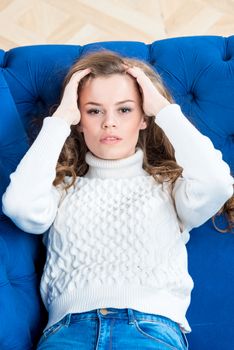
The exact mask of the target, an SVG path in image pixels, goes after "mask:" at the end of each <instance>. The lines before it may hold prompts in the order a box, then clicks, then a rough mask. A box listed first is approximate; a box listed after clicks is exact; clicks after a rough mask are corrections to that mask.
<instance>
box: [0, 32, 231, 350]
mask: <svg viewBox="0 0 234 350" xmlns="http://www.w3.org/2000/svg"><path fill="white" fill-rule="evenodd" d="M101 47H103V48H107V49H110V50H113V51H117V52H120V53H122V54H124V55H127V56H130V57H137V58H140V59H142V60H146V61H148V62H150V63H151V64H152V65H153V66H154V67H155V68H156V69H157V71H158V72H159V73H160V75H161V76H162V78H163V80H164V82H165V84H166V85H167V87H168V88H169V90H170V92H171V93H172V95H173V97H174V99H175V100H176V102H177V103H178V104H180V106H181V108H182V110H183V112H184V114H185V115H186V116H187V118H188V119H189V120H190V121H191V122H193V123H194V125H196V127H197V128H198V129H199V130H200V131H201V132H202V133H203V134H205V135H207V136H208V137H210V139H211V140H212V142H213V144H214V146H215V147H216V148H217V149H219V150H221V151H222V153H223V159H224V160H225V161H226V162H227V163H228V164H229V166H230V168H231V171H232V173H233V170H234V36H231V37H228V38H225V37H221V36H197V37H180V38H172V39H165V40H159V41H155V42H153V43H151V44H145V43H142V42H133V41H132V42H130V41H122V42H121V41H112V42H98V43H91V44H88V45H84V46H79V45H34V46H25V47H17V48H14V49H11V50H9V51H7V52H5V51H3V50H0V68H1V70H0V194H1V196H2V194H3V193H4V191H5V189H6V186H7V185H8V183H9V175H10V173H11V172H13V171H14V170H15V168H16V166H17V164H18V163H19V161H20V159H21V158H22V157H23V155H24V154H25V152H26V151H27V149H28V147H29V146H30V144H31V143H32V141H33V139H34V138H35V137H36V127H35V125H36V124H33V123H32V120H34V119H35V120H36V122H40V120H42V118H43V117H45V116H47V115H48V113H49V112H48V111H49V108H50V106H52V105H53V104H55V103H56V102H58V98H59V90H60V87H61V83H62V80H63V78H64V76H65V74H66V72H67V70H68V69H69V67H70V66H71V64H72V63H73V62H74V61H75V60H76V59H77V58H78V57H79V56H80V55H81V54H82V53H84V52H87V51H89V50H96V49H99V48H101ZM188 147H189V145H188ZM0 209H1V208H0ZM0 215H1V217H0V349H1V350H9V349H14V350H28V349H34V348H35V343H36V341H37V340H38V337H39V336H40V332H41V331H42V329H43V327H44V326H45V323H46V317H47V315H46V312H45V309H44V307H43V305H42V302H41V299H40V294H39V282H40V275H41V272H42V267H43V263H44V259H45V250H44V247H43V245H42V242H41V240H42V236H37V235H35V236H34V235H30V234H27V233H25V232H22V231H21V230H20V229H19V228H17V227H16V226H15V225H14V224H13V223H12V222H11V220H10V219H9V218H7V217H6V216H4V215H3V214H2V211H1V212H0ZM217 224H219V225H220V226H221V227H224V226H225V221H224V218H222V217H221V218H219V220H218V221H217ZM187 249H188V255H189V271H190V274H191V275H192V277H193V279H194V282H195V288H194V290H193V292H192V302H191V305H190V308H189V310H188V313H187V317H188V320H189V322H190V325H191V327H192V330H193V331H192V333H191V334H189V335H188V340H189V342H190V349H192V350H211V349H212V350H230V349H234V235H232V234H221V233H219V232H217V231H216V230H215V229H214V228H213V225H212V221H211V219H209V220H208V221H207V222H206V223H205V224H204V225H202V226H200V227H199V228H196V229H193V230H192V231H191V239H190V241H189V242H188V244H187Z"/></svg>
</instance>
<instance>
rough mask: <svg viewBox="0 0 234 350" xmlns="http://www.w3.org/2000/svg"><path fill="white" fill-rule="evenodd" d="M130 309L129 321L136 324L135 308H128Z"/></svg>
mask: <svg viewBox="0 0 234 350" xmlns="http://www.w3.org/2000/svg"><path fill="white" fill-rule="evenodd" d="M127 310H128V323H129V324H134V323H135V316H134V312H133V309H127Z"/></svg>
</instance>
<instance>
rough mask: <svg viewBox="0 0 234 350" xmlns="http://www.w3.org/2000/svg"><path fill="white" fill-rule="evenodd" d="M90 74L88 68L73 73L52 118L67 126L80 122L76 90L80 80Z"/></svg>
mask: <svg viewBox="0 0 234 350" xmlns="http://www.w3.org/2000/svg"><path fill="white" fill-rule="evenodd" d="M90 72H91V69H90V68H86V69H83V70H80V71H78V72H75V73H74V74H73V75H72V76H71V79H70V81H69V82H68V84H67V85H66V87H65V89H64V93H63V97H62V101H61V103H60V105H59V106H58V108H57V109H56V111H55V112H54V113H53V115H52V117H58V118H61V119H64V120H65V121H66V122H67V123H68V124H69V125H76V124H78V123H79V121H80V111H79V109H78V106H77V100H78V96H77V90H78V85H79V82H80V80H81V79H82V78H83V77H84V76H86V75H87V74H89V73H90Z"/></svg>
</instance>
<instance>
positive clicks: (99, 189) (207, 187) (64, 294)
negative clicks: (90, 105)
mask: <svg viewBox="0 0 234 350" xmlns="http://www.w3.org/2000/svg"><path fill="white" fill-rule="evenodd" d="M155 122H156V123H157V124H158V125H159V126H160V127H161V128H162V130H163V131H164V132H165V134H166V135H167V137H168V138H169V140H170V142H171V143H172V145H173V146H174V149H175V157H176V160H177V163H178V164H179V165H181V166H182V167H183V169H184V170H183V177H182V178H178V179H177V181H176V183H175V185H174V186H173V188H172V189H171V188H170V186H169V185H168V184H167V183H164V184H163V185H161V184H158V183H157V182H156V181H155V180H154V179H153V177H152V176H150V175H149V174H148V173H147V172H145V171H144V170H143V168H142V164H143V151H142V150H141V149H140V148H137V149H136V153H135V154H133V155H132V156H130V157H128V158H125V159H122V160H113V161H112V160H103V159H100V158H97V157H95V156H94V155H93V154H92V153H91V152H88V153H87V154H86V162H87V164H88V165H89V170H88V173H87V174H86V175H85V176H84V177H80V178H77V180H76V183H75V188H74V187H71V188H70V189H69V190H68V193H67V194H66V195H65V192H64V191H62V187H61V185H59V186H57V187H54V186H53V185H52V182H53V180H54V178H55V167H56V163H57V160H58V157H59V154H60V151H61V149H62V146H63V144H64V142H65V140H66V138H67V137H68V135H69V133H70V127H69V125H68V124H67V123H66V122H65V121H63V120H61V119H58V118H56V117H47V118H45V119H44V123H43V127H42V129H41V131H40V133H39V135H38V137H37V139H36V140H35V142H34V143H33V145H32V146H31V148H30V149H29V151H28V152H27V153H26V154H25V156H24V158H23V159H22V160H21V162H20V164H19V165H18V167H17V169H16V171H15V172H14V173H12V174H11V176H10V178H11V182H10V184H9V186H8V188H7V190H6V192H5V194H4V195H3V198H2V201H3V212H4V213H5V214H6V215H8V216H9V217H10V218H11V219H12V221H13V222H14V223H15V224H16V225H17V226H18V227H20V228H21V229H22V230H24V231H26V232H29V233H44V232H45V231H47V230H48V229H49V231H48V232H46V235H45V238H46V239H45V243H46V245H47V260H46V264H45V267H44V273H43V276H42V280H41V294H42V298H43V301H44V303H45V306H46V308H47V310H48V312H49V321H48V324H47V327H46V328H48V327H49V326H50V325H52V324H53V323H55V322H57V321H58V320H60V319H61V318H62V317H63V316H64V315H66V314H67V313H73V312H74V313H75V312H76V313H77V312H84V311H89V310H93V309H96V308H104V307H116V308H133V309H136V310H139V311H142V312H148V313H155V314H160V315H164V316H166V317H169V318H171V319H172V320H174V321H176V322H178V323H179V324H180V326H181V328H182V329H183V330H184V331H186V332H190V331H191V328H190V326H189V324H188V322H187V319H186V311H187V308H188V306H189V303H190V294H191V290H192V288H193V281H192V279H191V277H190V275H189V273H188V268H187V251H186V247H185V244H186V243H187V241H188V239H189V231H190V230H191V229H192V228H193V227H198V226H200V225H201V224H203V223H204V222H205V221H207V220H208V219H209V218H210V217H211V216H212V215H214V214H215V213H216V212H217V211H218V210H219V209H220V208H221V206H222V205H223V204H224V203H225V202H226V200H228V199H229V198H230V197H231V196H232V194H233V183H234V181H233V178H232V177H231V175H230V168H229V166H228V165H227V164H226V163H225V162H224V161H223V160H222V154H221V152H220V151H219V150H216V149H215V148H214V146H213V144H212V142H211V141H210V139H209V138H208V137H206V136H205V135H203V134H201V133H200V132H199V131H198V130H197V129H196V128H195V127H194V126H193V125H192V124H191V123H190V122H189V120H188V119H187V118H186V117H185V116H184V115H183V114H182V112H181V109H180V107H179V106H178V105H176V104H172V105H169V106H167V107H165V108H163V109H162V110H161V111H160V112H159V113H158V115H157V116H156V118H155ZM155 157H157V155H155ZM66 181H69V177H66ZM171 190H172V191H171ZM47 234H48V235H47Z"/></svg>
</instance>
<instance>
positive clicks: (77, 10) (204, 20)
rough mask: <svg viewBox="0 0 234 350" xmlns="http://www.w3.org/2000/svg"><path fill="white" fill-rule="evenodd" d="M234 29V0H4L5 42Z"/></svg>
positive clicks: (0, 5)
mask: <svg viewBox="0 0 234 350" xmlns="http://www.w3.org/2000/svg"><path fill="white" fill-rule="evenodd" d="M233 34H234V0H0V48H2V49H4V50H8V49H10V48H13V47H16V46H24V45H35V44H47V43H49V44H79V45H83V44H87V43H91V42H96V41H112V40H134V41H143V42H146V43H150V42H152V41H154V40H159V39H164V38H169V37H177V36H189V35H222V36H229V35H233Z"/></svg>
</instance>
